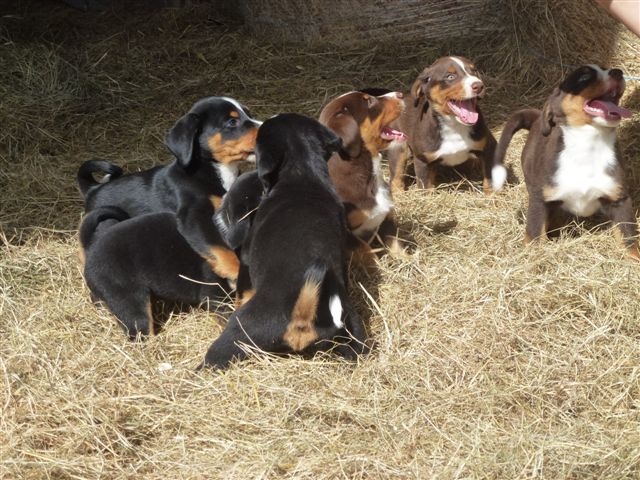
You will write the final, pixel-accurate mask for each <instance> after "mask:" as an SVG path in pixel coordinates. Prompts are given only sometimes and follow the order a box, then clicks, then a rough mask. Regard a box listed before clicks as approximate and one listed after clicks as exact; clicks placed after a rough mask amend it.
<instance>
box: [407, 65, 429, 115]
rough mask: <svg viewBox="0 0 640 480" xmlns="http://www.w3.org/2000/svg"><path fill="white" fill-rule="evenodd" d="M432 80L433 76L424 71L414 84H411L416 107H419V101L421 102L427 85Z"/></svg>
mask: <svg viewBox="0 0 640 480" xmlns="http://www.w3.org/2000/svg"><path fill="white" fill-rule="evenodd" d="M430 81H431V77H430V75H429V72H424V73H423V74H421V75H420V76H418V78H416V81H415V82H413V85H412V86H411V95H413V97H414V101H413V106H414V107H417V106H418V103H420V99H421V98H422V97H424V96H425V94H426V91H427V85H428V84H429V82H430Z"/></svg>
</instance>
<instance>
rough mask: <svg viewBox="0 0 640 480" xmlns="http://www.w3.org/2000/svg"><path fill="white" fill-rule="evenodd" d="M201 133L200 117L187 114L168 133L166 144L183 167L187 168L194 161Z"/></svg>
mask: <svg viewBox="0 0 640 480" xmlns="http://www.w3.org/2000/svg"><path fill="white" fill-rule="evenodd" d="M199 133H200V117H199V116H198V115H196V114H195V113H187V114H186V115H185V116H184V117H182V118H181V119H180V120H178V121H177V122H176V123H175V125H174V126H173V127H171V130H169V133H167V136H166V137H165V139H164V143H165V145H166V146H167V148H168V149H169V150H171V153H173V154H174V155H175V157H176V158H177V159H178V163H179V164H180V165H181V166H183V167H186V166H187V165H189V164H190V163H191V161H192V160H193V156H194V147H195V143H196V142H197V140H198V135H199Z"/></svg>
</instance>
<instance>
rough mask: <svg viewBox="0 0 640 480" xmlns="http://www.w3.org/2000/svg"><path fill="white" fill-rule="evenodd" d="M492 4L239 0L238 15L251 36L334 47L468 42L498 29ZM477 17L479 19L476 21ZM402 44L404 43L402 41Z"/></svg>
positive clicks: (476, 0) (474, 0) (486, 0)
mask: <svg viewBox="0 0 640 480" xmlns="http://www.w3.org/2000/svg"><path fill="white" fill-rule="evenodd" d="M492 3H495V2H492V1H491V0H469V1H466V2H460V1H458V0H390V1H385V2H366V1H361V0H349V1H346V2H344V1H340V0H329V1H322V0H312V1H304V0H279V1H277V2H273V1H269V0H243V1H240V2H236V5H237V6H236V9H237V12H238V16H240V17H241V18H243V19H244V22H245V24H246V25H247V26H248V28H249V30H250V31H251V32H253V33H258V34H262V35H264V36H267V35H268V36H270V37H271V38H274V37H275V38H282V39H285V40H287V41H292V42H306V43H313V42H318V41H322V42H329V43H333V44H336V45H344V44H345V43H346V44H349V45H353V44H362V43H365V42H372V41H376V42H377V41H388V40H396V41H405V42H406V40H407V39H411V43H413V42H414V41H418V42H420V43H422V42H424V41H443V40H445V39H449V38H452V37H455V36H464V37H465V38H468V39H471V38H475V37H478V36H481V35H486V34H487V33H489V32H496V31H498V30H499V29H500V20H499V18H500V16H499V14H500V11H499V10H496V9H495V8H492ZM479 19H480V20H479ZM405 45H406V43H405Z"/></svg>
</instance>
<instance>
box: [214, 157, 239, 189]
mask: <svg viewBox="0 0 640 480" xmlns="http://www.w3.org/2000/svg"><path fill="white" fill-rule="evenodd" d="M215 166H216V170H218V175H219V176H220V180H222V186H223V187H224V189H225V190H227V191H229V189H230V188H231V185H233V182H235V181H236V178H238V172H239V169H238V166H237V165H225V164H223V163H216V164H215Z"/></svg>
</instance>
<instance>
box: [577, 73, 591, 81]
mask: <svg viewBox="0 0 640 480" xmlns="http://www.w3.org/2000/svg"><path fill="white" fill-rule="evenodd" d="M591 77H592V74H591V72H588V73H583V74H582V75H580V76H579V77H578V82H580V83H583V82H588V81H589V80H591Z"/></svg>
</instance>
